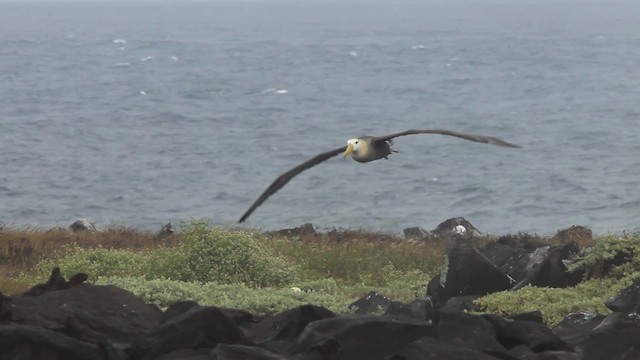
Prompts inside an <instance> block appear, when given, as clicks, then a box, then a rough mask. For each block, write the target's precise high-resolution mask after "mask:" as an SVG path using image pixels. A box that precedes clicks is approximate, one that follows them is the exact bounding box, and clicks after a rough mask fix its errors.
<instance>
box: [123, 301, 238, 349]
mask: <svg viewBox="0 0 640 360" xmlns="http://www.w3.org/2000/svg"><path fill="white" fill-rule="evenodd" d="M248 343H250V341H249V339H248V338H247V337H246V336H245V335H244V333H243V331H242V330H241V329H240V328H239V327H238V326H237V325H236V323H235V322H234V321H233V319H231V318H230V317H229V316H227V315H226V314H225V313H224V312H223V311H221V310H220V309H218V308H215V307H212V306H198V307H192V308H191V309H189V310H187V311H186V312H184V313H183V314H180V315H177V316H174V317H172V318H170V319H168V320H166V321H165V322H164V323H162V324H161V325H160V326H159V327H158V328H157V329H156V330H154V331H153V332H152V333H150V334H149V335H147V336H146V337H145V338H143V339H140V340H138V341H136V342H135V343H134V344H133V346H132V351H131V356H132V357H133V358H136V359H154V358H155V357H158V356H160V355H163V354H167V353H169V352H172V351H175V350H178V349H199V348H210V349H213V348H215V347H216V346H218V344H248Z"/></svg>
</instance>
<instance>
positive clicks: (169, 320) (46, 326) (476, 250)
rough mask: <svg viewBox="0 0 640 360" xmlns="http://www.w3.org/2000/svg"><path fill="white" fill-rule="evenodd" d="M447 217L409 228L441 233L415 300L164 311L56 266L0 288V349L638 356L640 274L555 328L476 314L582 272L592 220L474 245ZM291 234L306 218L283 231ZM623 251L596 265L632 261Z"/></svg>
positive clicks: (74, 354) (128, 353) (45, 355)
mask: <svg viewBox="0 0 640 360" xmlns="http://www.w3.org/2000/svg"><path fill="white" fill-rule="evenodd" d="M447 221H448V223H447V222H445V223H446V224H445V223H443V224H444V225H442V229H440V230H438V229H435V230H434V231H432V232H424V231H422V230H408V231H405V235H406V236H407V237H409V236H414V237H425V238H426V237H429V236H433V234H434V233H436V232H437V231H441V232H442V233H441V234H440V236H442V235H443V234H444V235H446V236H445V238H446V242H447V247H446V255H445V261H444V266H443V268H442V270H441V271H440V274H439V275H437V276H435V277H434V278H432V279H431V280H430V281H429V279H425V283H426V282H428V283H429V284H428V286H427V292H426V294H424V296H422V297H420V298H418V299H416V300H414V301H412V302H410V303H403V302H400V301H394V299H390V298H387V297H385V296H384V295H383V294H380V293H377V292H376V291H371V292H370V293H368V294H366V295H365V296H364V297H362V298H361V299H359V300H357V301H355V302H354V303H353V304H352V305H351V307H350V308H351V310H352V314H348V315H340V314H336V313H333V312H332V311H330V310H328V309H326V308H323V307H319V306H316V305H313V304H308V305H304V306H300V307H296V308H292V309H289V310H287V311H284V312H281V313H278V314H275V315H270V316H257V315H254V314H251V313H249V312H246V311H242V310H237V309H229V308H220V307H215V306H200V305H198V304H197V303H196V302H193V301H181V302H177V303H174V304H172V305H171V306H169V307H168V308H167V309H164V310H161V309H159V308H158V307H157V306H155V305H150V304H147V303H145V302H144V301H143V300H142V299H141V298H139V297H136V296H135V295H133V294H132V293H130V292H128V291H126V290H124V289H121V288H119V287H116V286H113V285H92V284H87V283H85V280H86V279H87V274H83V273H79V274H76V275H74V276H72V277H71V278H70V279H68V280H67V279H65V278H64V277H63V276H62V275H61V272H60V269H58V268H54V269H53V270H52V273H51V277H50V278H49V280H48V281H47V282H46V283H42V284H38V285H35V286H34V287H32V288H31V289H30V290H28V291H26V292H25V293H23V294H22V295H17V296H12V297H8V296H3V295H1V294H0V354H2V359H78V360H84V359H105V360H107V359H108V360H142V359H162V360H169V359H176V360H177V359H185V360H186V359H190V360H199V359H202V360H204V359H312V360H314V359H317V360H320V359H394V360H400V359H411V360H413V359H415V360H417V359H463V360H464V359H487V360H488V359H508V360H516V359H538V360H542V359H572V360H574V359H585V360H600V359H639V358H640V314H639V313H640V309H639V308H640V281H636V282H635V283H634V284H633V285H631V286H630V287H628V288H627V289H625V290H623V291H622V292H621V293H620V294H618V295H617V296H614V297H612V298H610V299H608V300H607V301H606V303H605V305H606V306H607V307H608V308H609V309H610V310H611V311H613V313H612V314H609V315H606V316H605V315H599V314H595V313H587V312H581V311H576V312H574V313H572V314H570V315H568V316H567V317H566V318H565V319H564V320H563V321H561V322H560V323H559V324H558V325H556V326H554V327H552V328H550V327H548V326H547V325H545V324H544V322H543V318H542V315H541V313H540V312H539V311H533V312H523V313H521V314H517V315H512V316H504V317H503V316H498V315H492V314H478V313H476V312H475V311H477V310H479V309H478V308H477V305H476V304H475V303H474V300H475V299H477V298H478V297H480V296H483V295H486V294H490V293H494V292H498V291H513V290H517V289H520V288H522V287H524V286H538V287H556V288H563V287H571V286H575V285H576V284H578V283H579V282H580V281H581V279H582V277H583V274H584V272H583V271H582V272H581V270H580V269H578V270H577V271H568V270H567V265H568V261H569V260H570V257H571V256H572V255H574V254H576V253H577V252H579V251H580V249H579V247H578V244H577V242H576V240H577V239H579V238H583V237H585V236H591V234H590V231H589V230H588V229H586V228H583V227H572V228H569V229H565V230H563V231H560V232H558V234H557V235H556V239H555V241H554V242H553V245H551V244H549V243H547V242H541V241H539V239H537V238H534V237H531V236H527V235H523V234H519V235H509V236H503V237H500V238H498V239H497V240H496V241H491V242H488V243H486V244H484V245H482V246H476V245H475V244H474V242H473V241H472V240H473V239H472V238H473V236H475V234H476V232H477V230H475V228H474V227H473V225H471V224H469V223H468V222H466V220H464V219H462V218H456V219H449V220H447ZM439 228H440V227H439ZM449 229H452V230H449ZM85 230H86V229H85ZM297 231H306V232H310V231H313V227H311V228H310V227H309V226H306V227H301V228H299V229H288V230H283V232H282V233H281V234H280V235H283V234H284V235H294V236H295V235H296V232H297ZM284 232H286V233H284ZM407 232H408V234H407ZM626 255H629V254H621V256H616V257H614V260H613V261H612V262H611V263H609V264H605V265H604V266H603V268H602V271H603V272H606V271H608V269H609V270H610V269H611V268H612V267H613V266H615V265H620V264H622V263H624V261H629V259H630V257H629V256H626Z"/></svg>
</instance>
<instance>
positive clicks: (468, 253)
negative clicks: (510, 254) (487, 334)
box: [427, 235, 513, 305]
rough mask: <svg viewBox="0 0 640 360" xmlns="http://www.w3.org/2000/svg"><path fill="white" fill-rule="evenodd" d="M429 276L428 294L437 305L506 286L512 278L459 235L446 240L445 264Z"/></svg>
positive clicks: (503, 288)
mask: <svg viewBox="0 0 640 360" xmlns="http://www.w3.org/2000/svg"><path fill="white" fill-rule="evenodd" d="M435 281H436V280H435V278H434V279H432V280H431V282H430V284H429V285H428V287H427V295H430V296H432V297H433V299H434V301H435V303H436V304H437V305H440V304H442V303H444V302H445V301H446V300H448V299H449V298H452V297H454V296H466V295H486V294H490V293H493V292H498V291H503V290H507V289H509V288H510V287H511V286H512V285H513V279H512V278H511V277H510V276H509V275H508V274H507V273H505V272H504V271H503V270H502V269H500V268H499V267H497V266H496V265H495V264H494V263H492V262H491V260H489V259H488V258H487V257H486V256H485V255H483V254H482V253H481V252H480V251H478V249H476V248H475V247H474V246H473V244H471V243H470V242H469V241H467V240H466V239H465V238H464V237H463V236H462V235H453V236H451V238H449V239H448V240H447V253H446V255H445V261H444V265H443V266H442V270H441V271H440V274H439V276H438V280H437V281H438V282H437V283H436V282H435Z"/></svg>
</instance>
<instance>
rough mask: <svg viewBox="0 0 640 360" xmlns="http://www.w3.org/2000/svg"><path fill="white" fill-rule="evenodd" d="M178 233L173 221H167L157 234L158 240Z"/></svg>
mask: <svg viewBox="0 0 640 360" xmlns="http://www.w3.org/2000/svg"><path fill="white" fill-rule="evenodd" d="M175 234H176V231H175V229H174V228H173V225H171V223H166V224H164V225H163V226H162V228H161V229H160V231H159V232H158V233H157V234H156V240H162V239H165V238H168V237H171V236H173V235H175Z"/></svg>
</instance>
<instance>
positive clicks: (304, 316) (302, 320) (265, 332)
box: [248, 305, 336, 342]
mask: <svg viewBox="0 0 640 360" xmlns="http://www.w3.org/2000/svg"><path fill="white" fill-rule="evenodd" d="M335 316H336V314H334V313H333V312H332V311H330V310H328V309H326V308H323V307H321V306H315V305H302V306H299V307H296V308H293V309H289V310H286V311H283V312H281V313H279V314H276V315H274V316H268V317H265V318H264V319H262V320H260V321H259V322H258V323H256V324H255V325H253V326H252V327H251V328H250V329H249V330H248V336H249V337H250V338H252V339H253V340H254V341H256V342H264V341H270V342H275V341H286V342H293V341H295V340H296V339H297V338H298V336H299V335H300V334H301V333H302V331H303V330H304V329H305V327H307V325H309V324H310V323H312V322H314V321H318V320H322V319H329V318H332V317H335Z"/></svg>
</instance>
